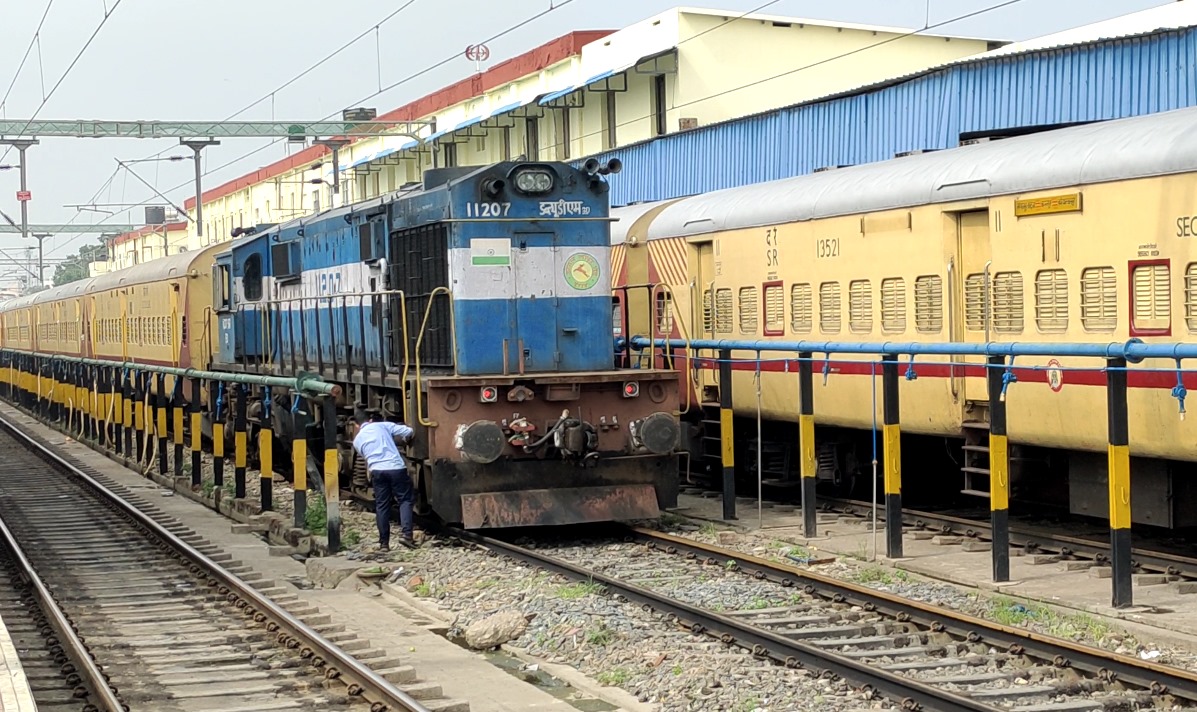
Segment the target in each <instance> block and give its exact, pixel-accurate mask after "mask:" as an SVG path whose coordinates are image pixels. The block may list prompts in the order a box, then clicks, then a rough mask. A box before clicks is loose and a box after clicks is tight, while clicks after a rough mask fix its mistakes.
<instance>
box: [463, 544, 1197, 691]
mask: <svg viewBox="0 0 1197 712" xmlns="http://www.w3.org/2000/svg"><path fill="white" fill-rule="evenodd" d="M451 534H452V535H454V536H457V537H458V538H460V539H462V540H464V541H469V542H473V543H475V544H477V545H480V546H482V547H484V548H486V549H488V550H489V551H491V552H492V553H495V554H501V555H504V556H508V557H511V558H513V559H516V560H520V561H522V562H525V563H527V564H530V565H532V566H537V567H541V568H544V569H548V570H551V571H555V572H557V573H560V574H562V575H565V576H567V577H570V578H573V579H577V580H581V581H587V580H590V581H594V582H595V583H598V584H602V585H603V586H604V587H605V588H606V589H607V591H608V593H611V594H615V595H618V596H622V597H624V598H626V599H628V600H630V601H633V602H636V603H640V604H642V605H644V606H646V607H651V608H652V609H654V610H656V611H657V612H659V613H660V614H662V615H663V616H665V618H666V621H667V622H669V623H671V624H676V625H679V626H683V627H685V628H688V629H690V630H691V631H692V632H693V633H694V634H695V635H701V636H714V637H715V638H718V639H719V640H721V641H722V642H723V643H724V644H726V645H729V646H739V647H742V648H746V649H749V650H751V651H752V652H753V653H754V654H755V655H756V656H758V657H760V658H768V659H771V660H773V661H774V662H775V663H777V664H781V665H786V666H788V667H803V668H806V669H808V670H810V671H811V672H816V673H819V674H822V675H824V676H831V677H840V678H843V679H844V680H846V681H848V682H850V683H852V684H853V685H855V686H856V687H857V689H858V691H859V693H860V694H861V696H862V697H863V698H866V699H875V698H884V699H888V700H889V701H890V702H891V704H893V705H894V707H900V708H902V709H909V710H916V709H921V710H974V711H977V712H981V711H987V712H993V711H994V710H1012V711H1014V712H1089V711H1097V710H1100V711H1101V712H1114V711H1115V710H1132V709H1133V710H1175V709H1190V708H1197V674H1194V673H1191V672H1188V671H1184V670H1180V669H1176V668H1169V667H1166V666H1162V665H1156V664H1153V663H1150V662H1145V661H1141V660H1139V659H1137V658H1129V657H1125V656H1117V655H1113V654H1111V653H1107V652H1105V651H1102V650H1098V649H1095V648H1089V647H1086V646H1081V645H1077V644H1075V643H1071V642H1069V641H1064V640H1059V639H1054V638H1050V637H1047V636H1043V635H1040V634H1036V633H1033V632H1030V631H1026V630H1022V629H1017V628H1010V627H1006V626H1001V625H997V624H993V623H989V622H986V621H983V620H980V619H976V618H972V617H969V616H965V615H963V614H958V613H955V612H953V611H948V610H942V609H939V608H935V607H932V606H929V605H926V604H922V603H919V602H914V601H908V600H905V599H902V598H899V597H897V596H893V595H890V594H886V593H884V592H879V591H875V590H872V589H868V588H864V587H861V586H856V585H853V584H850V583H845V582H842V581H839V580H835V579H830V578H826V577H822V576H818V575H816V574H812V573H809V572H806V571H801V570H798V569H795V568H792V567H789V566H785V565H783V564H778V563H774V562H771V561H767V560H764V559H759V558H756V557H752V556H746V555H744V554H743V553H740V552H733V551H727V550H723V549H720V548H718V547H713V546H709V545H706V544H703V543H700V542H696V541H693V540H690V539H686V538H683V537H676V536H672V535H668V534H662V533H660V532H654V531H649V530H640V529H635V530H631V529H630V530H627V531H626V532H624V533H623V534H622V543H619V544H613V543H612V542H611V540H609V539H608V540H604V541H601V542H599V543H597V544H596V543H593V542H591V543H587V544H578V543H577V542H574V543H568V542H567V543H539V544H536V545H535V546H534V547H528V546H520V545H517V544H514V543H511V542H509V541H505V540H502V539H495V538H490V537H485V536H482V535H479V534H477V533H474V532H464V531H459V530H454V531H452V532H451ZM617 540H618V539H617ZM710 567H717V568H719V569H723V570H727V569H734V570H737V571H740V572H743V573H744V574H745V575H746V581H749V580H750V581H752V582H753V585H760V584H762V583H771V584H772V585H773V586H775V587H776V595H772V596H770V598H771V599H772V600H773V601H784V603H783V604H782V605H771V606H768V607H764V606H762V605H751V604H750V605H749V607H747V608H741V609H735V610H719V605H718V603H716V604H714V605H712V604H711V602H710V601H701V600H700V597H698V596H696V595H694V591H701V590H702V588H703V587H702V586H701V583H702V581H703V580H704V579H703V578H702V577H703V572H704V570H706V571H708V572H709V571H710V570H711V569H710ZM862 706H864V705H862Z"/></svg>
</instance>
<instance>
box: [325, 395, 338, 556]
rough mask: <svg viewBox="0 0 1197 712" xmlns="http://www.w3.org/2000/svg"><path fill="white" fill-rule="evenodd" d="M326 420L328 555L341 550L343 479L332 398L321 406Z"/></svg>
mask: <svg viewBox="0 0 1197 712" xmlns="http://www.w3.org/2000/svg"><path fill="white" fill-rule="evenodd" d="M321 411H323V412H322V413H321V417H322V418H323V419H324V505H325V517H326V519H327V522H328V553H330V554H335V553H337V552H338V551H340V550H341V477H340V468H339V467H338V466H337V403H336V401H335V400H334V399H333V398H332V397H331V396H330V397H328V398H325V399H324V402H323V403H322V404H321Z"/></svg>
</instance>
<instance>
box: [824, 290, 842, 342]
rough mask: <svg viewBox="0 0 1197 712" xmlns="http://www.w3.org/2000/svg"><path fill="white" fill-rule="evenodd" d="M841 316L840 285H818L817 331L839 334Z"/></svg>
mask: <svg viewBox="0 0 1197 712" xmlns="http://www.w3.org/2000/svg"><path fill="white" fill-rule="evenodd" d="M842 322H843V316H842V315H841V314H840V283H839V282H824V283H822V284H820V285H819V330H820V331H822V332H823V333H824V334H838V333H840V325H841V323H842Z"/></svg>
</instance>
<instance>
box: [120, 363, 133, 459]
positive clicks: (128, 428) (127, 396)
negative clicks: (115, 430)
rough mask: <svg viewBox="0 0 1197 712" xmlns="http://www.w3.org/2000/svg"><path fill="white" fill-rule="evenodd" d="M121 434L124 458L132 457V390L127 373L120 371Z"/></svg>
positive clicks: (126, 371)
mask: <svg viewBox="0 0 1197 712" xmlns="http://www.w3.org/2000/svg"><path fill="white" fill-rule="evenodd" d="M118 417H119V418H120V419H121V433H122V435H123V440H124V443H125V449H124V456H125V457H131V456H132V455H133V388H132V385H131V384H130V383H129V371H128V370H122V371H121V412H120V414H119V416H118Z"/></svg>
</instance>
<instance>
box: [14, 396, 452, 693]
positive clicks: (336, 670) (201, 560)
mask: <svg viewBox="0 0 1197 712" xmlns="http://www.w3.org/2000/svg"><path fill="white" fill-rule="evenodd" d="M0 428H2V429H4V430H5V431H7V432H8V433H10V434H11V435H12V436H13V437H14V438H16V439H17V440H18V441H19V442H21V443H22V444H23V445H25V446H26V447H28V448H29V449H30V450H32V451H34V452H35V453H36V454H37V455H39V456H40V457H41V458H42V459H43V460H46V461H47V462H48V463H49V464H51V465H52V466H54V467H55V468H57V469H59V470H61V471H63V472H65V473H67V474H68V475H70V476H72V477H74V478H76V479H78V480H80V481H81V482H83V483H84V484H86V485H87V486H88V487H90V488H92V490H93V491H94V492H96V493H97V494H99V495H100V496H101V497H102V498H103V499H105V500H106V501H107V502H108V503H109V504H111V505H112V506H113V507H114V508H116V509H117V510H118V511H119V512H121V513H122V514H124V515H125V516H127V517H129V518H130V519H132V520H133V521H134V522H135V523H136V524H137V525H139V526H141V527H143V528H144V529H146V530H147V531H148V532H149V533H150V534H153V535H154V536H156V537H158V538H159V539H160V540H161V541H163V542H165V543H166V544H167V545H168V546H170V547H171V548H172V549H174V550H175V551H176V552H178V553H179V554H181V555H182V556H184V557H186V558H187V559H189V560H190V561H191V562H192V564H193V565H194V566H197V567H199V568H200V569H202V570H204V571H206V572H208V575H209V578H210V579H216V580H217V581H218V582H219V583H220V584H221V585H222V586H224V587H225V588H227V589H228V591H229V592H230V593H231V594H232V595H235V596H236V597H238V598H240V599H241V600H242V601H244V602H245V604H246V609H245V610H246V613H247V615H254V614H257V613H261V614H262V615H264V616H265V617H266V618H267V619H268V620H270V621H271V622H273V623H274V624H276V625H277V626H278V640H279V642H280V643H283V644H284V645H286V646H287V647H289V648H298V647H300V646H302V647H304V648H306V649H307V650H310V651H311V652H312V656H313V657H312V662H313V664H314V665H315V666H316V667H317V668H324V676H325V678H327V679H329V680H335V679H339V678H340V679H343V680H344V681H345V682H346V685H347V687H348V688H349V694H350V695H352V696H358V695H362V696H365V697H366V698H367V699H371V700H372V701H373V704H372V705H371V707H370V712H388V711H389V710H392V709H400V710H406V712H431V710H429V709H428V708H427V707H425V706H424V705H423V704H421V703H420V702H419V701H418V700H416V699H415V698H413V697H411V696H410V695H408V694H407V693H405V692H403V691H402V690H400V689H399V688H397V687H395V686H394V685H393V684H392V683H391V682H390V681H389V680H387V679H386V678H384V677H382V676H381V675H379V674H378V673H376V672H374V671H373V670H371V669H370V668H368V667H366V666H365V665H363V664H362V663H361V662H359V661H358V660H356V659H354V658H353V657H352V656H350V655H348V654H347V653H345V652H344V651H343V650H341V649H340V648H339V647H337V645H336V644H334V643H333V642H331V641H329V640H327V639H325V638H324V636H322V635H320V633H318V632H317V631H316V630H314V629H313V628H311V627H310V626H308V625H307V624H306V623H304V622H303V621H302V620H300V619H299V618H297V617H295V616H293V615H292V614H291V613H289V612H287V611H286V610H284V609H283V608H281V607H280V606H279V605H278V604H276V603H275V602H274V601H271V600H270V599H269V598H267V597H265V596H263V595H262V594H261V593H259V592H258V591H257V590H255V589H254V588H252V587H251V586H249V585H248V584H246V583H245V582H243V581H241V580H240V579H239V578H237V577H236V576H234V575H233V574H232V573H230V572H228V571H227V570H225V569H224V567H222V566H221V565H220V564H218V563H216V562H215V561H213V560H212V559H210V558H208V557H207V556H205V555H204V554H203V553H201V552H200V551H198V550H196V549H195V548H194V547H192V546H191V545H190V544H188V543H187V542H185V541H183V540H182V539H180V538H179V537H177V536H175V535H174V534H172V533H170V532H169V531H168V530H167V529H166V528H165V527H163V526H162V525H161V524H159V523H158V522H157V521H155V520H154V519H152V518H151V517H150V516H149V515H147V514H145V513H144V512H142V511H141V510H139V509H137V508H136V507H134V506H133V505H132V504H129V503H128V502H126V501H125V500H124V499H121V498H120V497H119V496H117V495H116V494H115V493H114V492H112V491H111V490H109V489H108V488H107V487H105V486H104V485H102V484H100V483H99V482H98V481H96V480H95V478H93V477H91V476H90V475H88V474H87V473H86V472H84V471H82V470H80V469H79V468H78V467H75V466H74V465H72V464H71V463H69V462H67V461H66V460H65V459H64V458H63V457H61V456H60V455H58V454H57V453H55V452H53V451H52V450H51V449H50V448H48V447H46V446H45V445H44V444H42V443H41V442H39V441H38V440H37V439H36V438H34V437H33V436H31V435H30V434H28V433H26V432H24V431H23V430H21V429H20V428H18V427H17V426H16V425H15V424H14V423H12V422H11V421H10V420H8V419H7V418H5V417H3V416H0ZM305 657H306V656H305ZM392 706H397V707H392Z"/></svg>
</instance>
